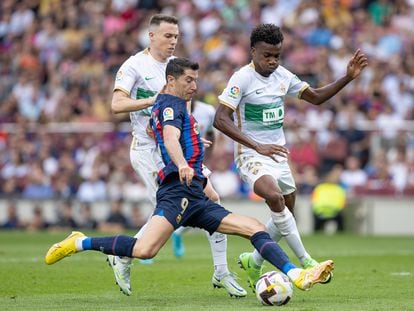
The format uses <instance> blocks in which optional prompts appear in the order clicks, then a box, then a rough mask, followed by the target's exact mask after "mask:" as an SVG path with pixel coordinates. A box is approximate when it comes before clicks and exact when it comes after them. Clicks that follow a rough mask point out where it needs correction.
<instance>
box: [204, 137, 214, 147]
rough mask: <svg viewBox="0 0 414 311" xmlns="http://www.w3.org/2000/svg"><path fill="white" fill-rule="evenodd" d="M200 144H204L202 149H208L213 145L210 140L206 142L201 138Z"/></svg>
mask: <svg viewBox="0 0 414 311" xmlns="http://www.w3.org/2000/svg"><path fill="white" fill-rule="evenodd" d="M201 142H202V143H203V144H204V148H209V147H211V145H212V144H213V142H212V141H211V140H207V139H205V138H203V137H201Z"/></svg>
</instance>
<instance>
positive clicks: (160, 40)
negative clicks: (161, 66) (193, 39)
mask: <svg viewBox="0 0 414 311" xmlns="http://www.w3.org/2000/svg"><path fill="white" fill-rule="evenodd" d="M178 35H179V31H178V25H175V24H171V23H166V22H161V24H160V25H159V26H156V27H154V28H153V29H152V30H151V31H150V33H149V37H150V40H151V46H150V50H151V54H153V55H154V54H155V55H156V56H158V58H160V60H163V61H165V60H167V58H168V57H170V56H172V55H173V54H174V51H175V47H176V45H177V40H178Z"/></svg>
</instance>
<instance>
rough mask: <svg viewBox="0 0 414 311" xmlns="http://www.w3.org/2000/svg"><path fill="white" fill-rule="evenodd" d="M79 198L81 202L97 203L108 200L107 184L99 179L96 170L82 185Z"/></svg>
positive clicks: (78, 193) (78, 194)
mask: <svg viewBox="0 0 414 311" xmlns="http://www.w3.org/2000/svg"><path fill="white" fill-rule="evenodd" d="M77 197H78V199H79V200H80V201H81V202H96V201H103V200H105V199H106V184H105V182H104V181H103V180H101V179H100V178H99V173H98V172H97V170H96V169H94V170H93V172H92V174H91V176H90V178H88V179H86V180H84V181H83V182H82V183H81V184H80V186H79V189H78V192H77Z"/></svg>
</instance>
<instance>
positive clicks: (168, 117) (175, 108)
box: [159, 100, 186, 131]
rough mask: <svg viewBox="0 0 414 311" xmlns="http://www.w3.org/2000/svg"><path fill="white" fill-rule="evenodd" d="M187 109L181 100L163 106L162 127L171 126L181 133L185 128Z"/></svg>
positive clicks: (161, 113)
mask: <svg viewBox="0 0 414 311" xmlns="http://www.w3.org/2000/svg"><path fill="white" fill-rule="evenodd" d="M185 109H186V106H185V103H183V102H182V101H180V100H172V101H170V102H168V103H166V104H165V105H162V106H161V107H160V112H159V120H160V123H161V126H162V127H163V128H164V126H166V125H171V126H174V127H176V128H178V129H179V130H180V131H181V130H182V127H183V120H184V115H185Z"/></svg>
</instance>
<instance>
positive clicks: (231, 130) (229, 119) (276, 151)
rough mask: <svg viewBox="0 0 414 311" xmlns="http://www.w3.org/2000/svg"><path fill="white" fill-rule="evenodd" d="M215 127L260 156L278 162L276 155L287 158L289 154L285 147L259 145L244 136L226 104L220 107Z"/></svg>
mask: <svg viewBox="0 0 414 311" xmlns="http://www.w3.org/2000/svg"><path fill="white" fill-rule="evenodd" d="M213 125H214V127H215V128H216V129H218V130H219V131H221V132H223V133H224V134H226V135H227V136H229V137H230V138H231V139H233V140H235V141H236V142H238V143H240V144H242V145H244V146H246V147H248V148H251V149H253V150H255V151H257V152H258V153H260V154H263V155H266V156H269V157H271V158H272V159H273V160H275V161H276V162H277V160H276V159H275V157H274V156H275V155H279V156H281V157H287V154H288V153H289V151H288V150H287V149H286V148H285V147H283V146H280V145H276V144H259V143H258V142H256V141H254V140H253V139H251V138H249V137H247V136H246V135H244V134H243V133H242V132H241V131H240V130H239V129H238V128H237V127H236V126H235V125H234V123H233V109H231V108H230V107H228V106H226V105H224V104H220V105H219V106H218V108H217V111H216V115H215V117H214V124H213Z"/></svg>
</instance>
